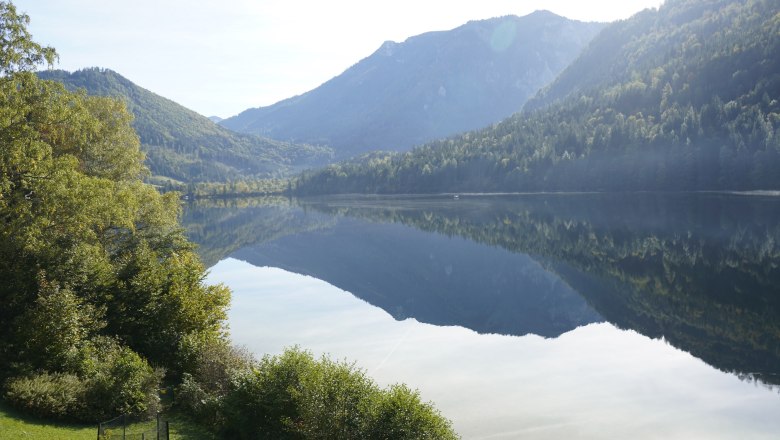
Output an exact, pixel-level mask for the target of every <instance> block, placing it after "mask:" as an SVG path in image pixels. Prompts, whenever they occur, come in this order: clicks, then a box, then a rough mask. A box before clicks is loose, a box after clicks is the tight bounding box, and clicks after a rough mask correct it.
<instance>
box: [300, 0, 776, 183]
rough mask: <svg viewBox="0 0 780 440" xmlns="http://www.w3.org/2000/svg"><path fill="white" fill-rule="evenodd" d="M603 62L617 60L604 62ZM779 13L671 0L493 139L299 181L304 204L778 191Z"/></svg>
mask: <svg viewBox="0 0 780 440" xmlns="http://www.w3.org/2000/svg"><path fill="white" fill-rule="evenodd" d="M602 54H610V58H609V59H613V60H615V61H614V62H605V61H604V58H603V57H602V56H601V55H602ZM778 96H780V4H778V3H777V2H776V1H769V0H748V1H745V2H732V1H726V0H668V1H667V2H666V3H664V4H663V5H662V6H661V7H660V8H659V9H657V10H653V9H649V10H645V11H643V12H641V13H639V14H636V15H634V16H633V17H632V18H630V19H628V20H625V21H620V22H617V23H614V24H611V25H609V26H608V27H607V28H605V29H604V30H603V31H602V33H601V34H600V35H599V36H598V37H597V38H595V39H594V40H593V41H592V42H591V44H590V45H589V47H588V48H587V49H586V50H585V51H584V52H583V54H582V55H581V56H580V57H579V58H578V59H577V60H576V61H574V63H572V65H570V66H569V67H568V68H567V69H566V70H565V71H564V73H562V74H561V76H560V77H559V78H558V79H557V80H556V81H555V82H553V84H552V85H550V86H549V87H548V88H546V89H545V90H543V91H542V92H540V93H539V95H538V96H537V97H536V98H535V99H534V100H531V101H529V102H528V103H526V105H525V108H524V110H523V111H522V112H519V113H517V114H515V115H513V116H511V117H509V118H507V119H505V120H503V121H501V122H499V123H497V124H494V125H492V126H490V127H487V128H484V129H481V130H474V131H471V132H467V133H464V134H461V135H458V136H453V137H450V138H447V139H440V140H436V141H432V142H429V143H427V144H424V145H422V146H420V147H418V148H415V149H414V150H412V151H411V152H407V153H401V154H379V153H375V154H371V155H366V156H364V157H359V158H356V159H353V160H350V161H345V162H342V163H339V164H337V165H332V166H329V167H327V168H325V169H323V170H320V171H318V172H314V173H304V175H302V176H300V178H299V179H298V181H297V182H296V184H295V185H294V188H296V191H297V193H298V194H302V195H303V194H305V195H309V194H322V193H350V192H352V193H367V192H368V193H371V192H375V193H439V192H486V191H487V192H494V191H498V192H525V191H648V190H650V191H652V190H655V191H690V190H696V191H698V190H728V191H733V190H761V189H765V190H766V189H777V188H780V175H779V174H778V173H776V172H775V170H777V169H778V168H779V167H780V100H778V99H776V97H778Z"/></svg>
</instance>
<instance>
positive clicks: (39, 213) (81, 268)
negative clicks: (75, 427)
mask: <svg viewBox="0 0 780 440" xmlns="http://www.w3.org/2000/svg"><path fill="white" fill-rule="evenodd" d="M28 21H29V18H28V17H27V16H25V15H20V14H17V13H16V10H15V7H14V6H13V5H12V4H10V3H8V2H0V30H2V33H0V61H1V62H2V65H0V69H2V72H3V75H2V76H0V143H2V145H3V148H2V149H0V218H2V221H1V222H0V279H2V280H3V283H1V284H0V302H2V303H3V307H2V309H0V334H2V335H3V336H2V338H0V378H2V379H7V380H4V382H5V383H6V384H8V388H7V389H6V397H7V398H8V399H9V400H10V401H11V402H13V403H15V404H17V405H18V406H20V407H23V408H26V409H28V410H30V411H32V412H37V413H40V414H42V413H46V414H49V415H50V416H53V417H64V418H71V419H79V420H96V419H100V418H106V417H108V416H113V415H116V414H117V413H119V412H128V413H132V414H137V415H142V414H147V413H150V412H153V411H154V410H155V408H157V403H156V402H157V387H158V385H159V382H160V380H161V379H162V376H161V373H159V371H160V370H155V369H153V368H152V367H151V366H150V364H149V362H150V361H151V362H152V363H154V364H155V365H158V366H163V367H171V368H169V371H170V372H171V375H172V377H176V376H177V375H179V374H180V373H181V369H182V368H185V367H186V366H183V365H182V363H181V362H178V359H179V357H180V356H179V347H180V341H181V340H182V339H183V338H185V337H186V336H187V335H203V337H212V338H220V337H224V333H225V329H224V325H223V322H224V319H225V308H226V307H227V304H228V301H229V292H228V291H227V289H226V288H224V287H221V286H207V285H205V284H204V276H205V272H204V268H203V266H202V264H201V263H200V261H199V260H198V258H197V256H196V254H195V253H194V251H193V247H192V245H191V244H190V243H189V242H188V241H187V239H186V237H185V236H184V233H183V231H182V229H181V228H180V226H179V225H178V214H179V212H180V209H179V200H178V196H177V195H176V194H174V193H171V194H166V195H160V194H159V193H158V192H157V191H156V190H155V189H154V188H153V187H151V186H150V185H146V184H144V183H143V182H142V180H141V179H142V178H143V177H144V176H145V175H146V174H147V170H146V169H145V167H144V166H143V157H144V156H143V154H142V153H141V150H140V144H139V140H138V137H137V135H136V134H135V132H134V131H133V129H132V127H131V125H130V124H131V121H132V116H131V115H130V113H129V112H128V111H127V110H126V108H125V106H124V104H123V103H122V102H121V101H118V100H116V99H113V98H105V97H91V96H87V95H86V94H85V93H84V92H75V93H74V92H69V91H67V90H66V89H65V88H64V87H63V86H62V85H61V84H59V83H55V82H51V81H45V80H41V79H39V78H38V77H37V76H36V75H35V74H33V73H31V72H30V70H31V69H32V68H34V67H35V65H36V64H39V63H41V62H51V61H53V60H54V55H55V53H54V51H53V50H52V49H50V48H46V47H42V46H40V45H39V44H37V43H35V42H33V41H32V40H30V35H29V33H27V31H26V29H25V25H26V24H27V23H28ZM147 359H148V360H147ZM74 384H75V385H74ZM76 385H78V386H76ZM65 392H69V393H71V397H73V395H74V394H73V393H75V394H77V395H78V398H73V399H71V398H70V397H69V398H68V399H65V401H66V402H70V401H71V400H73V401H74V402H79V403H78V404H74V405H70V404H64V406H60V407H56V408H55V407H53V406H51V405H49V403H47V402H49V401H50V397H51V396H52V395H53V394H52V393H54V395H56V394H57V393H60V394H61V393H65Z"/></svg>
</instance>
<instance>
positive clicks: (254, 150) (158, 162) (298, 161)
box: [38, 68, 332, 182]
mask: <svg viewBox="0 0 780 440" xmlns="http://www.w3.org/2000/svg"><path fill="white" fill-rule="evenodd" d="M38 75H39V76H40V77H41V78H43V79H49V80H55V81H60V82H62V83H63V84H65V86H66V87H67V88H69V89H71V90H76V89H85V90H86V91H87V93H88V94H91V95H101V96H114V97H119V98H121V99H123V100H124V101H125V103H126V105H127V107H128V110H130V111H131V112H132V113H133V115H134V116H135V120H134V121H133V128H134V129H135V130H136V132H137V133H138V136H139V137H140V139H141V146H142V148H143V149H144V151H145V152H146V165H147V166H148V167H149V169H150V170H151V172H152V174H153V176H155V177H157V178H158V179H172V180H174V181H180V182H200V181H226V180H240V179H246V178H269V177H283V176H289V175H290V174H292V173H294V172H298V171H300V170H301V169H303V168H307V167H312V166H316V165H322V164H324V163H327V162H329V161H330V159H331V156H332V154H331V150H330V149H328V148H326V147H313V146H308V145H297V144H292V143H289V142H280V141H275V140H271V139H267V138H263V137H260V136H255V135H247V134H241V133H235V132H232V131H230V130H228V129H226V128H224V127H221V126H219V125H217V124H216V123H215V122H213V121H211V120H209V118H206V117H204V116H201V115H199V114H197V113H195V112H194V111H192V110H189V109H187V108H185V107H183V106H181V105H179V104H177V103H175V102H173V101H171V100H169V99H166V98H164V97H162V96H159V95H156V94H154V93H152V92H150V91H148V90H146V89H144V88H142V87H139V86H138V85H136V84H134V83H133V82H131V81H130V80H128V79H127V78H124V77H123V76H121V75H120V74H118V73H116V72H114V71H112V70H109V69H99V68H90V69H83V70H79V71H77V72H73V73H69V72H66V71H63V70H50V71H43V72H39V73H38Z"/></svg>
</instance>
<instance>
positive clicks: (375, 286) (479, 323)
mask: <svg viewBox="0 0 780 440" xmlns="http://www.w3.org/2000/svg"><path fill="white" fill-rule="evenodd" d="M232 256H233V257H235V258H239V259H241V260H244V261H248V262H250V263H252V264H253V265H255V266H272V267H279V268H282V269H284V270H287V271H290V272H294V273H299V274H303V275H309V276H313V277H315V278H318V279H321V280H324V281H326V282H328V283H330V284H332V285H334V286H337V287H339V288H341V289H343V290H346V291H349V292H352V293H353V294H354V295H355V296H357V297H359V298H361V299H363V300H365V301H367V302H369V303H370V304H372V305H374V306H377V307H380V308H382V309H383V310H385V311H386V312H387V313H389V314H391V315H392V316H393V317H394V318H395V319H397V320H403V319H405V318H408V317H411V318H414V319H416V320H418V321H420V322H425V323H430V324H434V325H442V326H447V325H457V326H461V327H465V328H469V329H471V330H474V331H476V332H479V333H483V334H486V333H496V334H508V335H524V334H527V333H533V334H537V335H541V336H545V337H557V336H559V335H560V334H561V333H564V332H567V331H569V330H571V329H573V328H576V327H577V326H580V325H583V324H587V323H589V322H594V321H601V320H602V319H601V317H599V316H598V314H597V313H595V312H593V310H591V309H590V308H589V307H588V306H587V304H585V301H583V300H582V298H581V297H580V296H579V295H577V294H576V292H574V291H572V290H571V288H569V287H568V286H567V285H565V283H562V282H561V281H560V279H559V278H558V277H557V276H555V275H553V274H550V273H549V272H548V271H547V270H546V269H544V268H543V267H542V266H541V265H539V264H538V262H536V261H534V260H533V259H532V258H530V257H528V256H526V255H521V254H516V253H511V252H507V251H506V250H503V249H500V248H496V247H491V246H485V245H483V244H478V243H475V242H473V241H470V240H465V239H461V238H451V237H446V236H442V235H440V234H429V233H426V232H423V231H419V230H416V229H414V228H410V227H407V226H403V225H397V224H384V223H367V222H363V221H359V220H356V219H350V218H344V219H341V220H340V221H339V223H337V224H336V225H334V226H333V227H331V228H328V229H325V230H313V231H308V232H304V233H301V234H296V235H289V236H286V237H281V238H279V239H278V240H275V241H273V242H272V243H267V244H265V245H257V246H251V247H246V248H243V249H241V250H239V251H236V252H235V253H233V254H232Z"/></svg>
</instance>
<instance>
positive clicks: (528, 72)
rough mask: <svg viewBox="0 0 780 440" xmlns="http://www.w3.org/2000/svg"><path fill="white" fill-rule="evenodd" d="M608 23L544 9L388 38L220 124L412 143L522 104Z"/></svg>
mask: <svg viewBox="0 0 780 440" xmlns="http://www.w3.org/2000/svg"><path fill="white" fill-rule="evenodd" d="M603 26H604V25H603V24H600V23H583V22H578V21H572V20H568V19H566V18H563V17H559V16H557V15H555V14H552V13H550V12H546V11H538V12H535V13H533V14H530V15H528V16H525V17H516V16H507V17H501V18H493V19H490V20H482V21H472V22H469V23H467V24H465V25H463V26H460V27H458V28H456V29H453V30H449V31H441V32H429V33H425V34H422V35H418V36H415V37H411V38H409V39H408V40H406V41H404V42H402V43H395V42H392V41H388V42H386V43H384V44H383V45H382V46H381V47H380V48H379V49H378V50H377V51H376V52H375V53H373V54H372V55H370V56H369V57H367V58H365V59H363V60H361V61H360V62H358V63H357V64H355V65H354V66H352V67H351V68H349V69H348V70H347V71H345V72H344V73H342V74H341V75H339V76H337V77H335V78H333V79H331V80H330V81H328V82H326V83H325V84H323V85H321V86H320V87H318V88H316V89H314V90H311V91H309V92H307V93H304V94H303V95H300V96H296V97H293V98H290V99H287V100H284V101H281V102H279V103H276V104H274V105H272V106H268V107H261V108H254V109H249V110H246V111H244V112H242V113H241V114H239V115H237V116H234V117H232V118H228V119H226V120H224V121H221V122H220V124H222V125H224V126H225V127H228V128H231V129H234V130H236V131H241V132H247V133H256V134H260V135H263V136H269V137H272V138H274V139H283V140H291V141H296V142H307V143H312V144H323V145H329V146H331V147H333V148H334V150H336V152H337V154H338V156H339V157H341V158H346V157H349V156H352V155H354V154H357V153H362V152H366V151H371V150H378V149H385V150H394V151H404V150H408V149H410V148H411V147H413V146H416V145H419V144H421V143H423V142H425V141H430V140H433V139H436V138H440V137H443V136H450V135H453V134H456V133H461V132H463V131H466V130H472V129H476V128H480V127H484V126H486V125H489V124H492V123H494V122H498V121H500V120H501V119H504V118H506V117H508V116H509V115H511V114H512V113H515V112H517V111H519V110H520V109H521V108H522V106H523V103H525V101H526V100H527V99H528V98H530V97H531V96H533V95H534V93H536V92H537V91H538V90H539V89H540V88H541V87H543V86H545V85H546V84H548V83H549V82H550V81H552V80H553V79H555V77H556V75H557V74H558V73H560V72H561V70H563V69H564V68H565V67H566V66H567V65H568V64H569V63H570V62H572V61H573V60H574V58H575V57H577V55H579V53H580V51H581V50H582V49H583V47H584V46H585V45H586V44H587V43H588V42H589V41H590V40H591V38H593V36H595V35H596V33H597V32H598V31H599V30H600V29H602V28H603Z"/></svg>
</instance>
